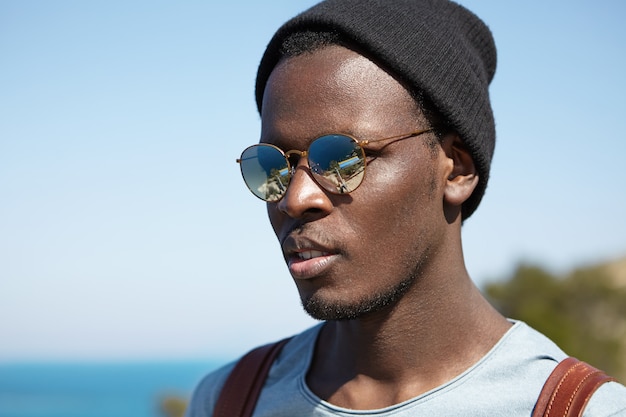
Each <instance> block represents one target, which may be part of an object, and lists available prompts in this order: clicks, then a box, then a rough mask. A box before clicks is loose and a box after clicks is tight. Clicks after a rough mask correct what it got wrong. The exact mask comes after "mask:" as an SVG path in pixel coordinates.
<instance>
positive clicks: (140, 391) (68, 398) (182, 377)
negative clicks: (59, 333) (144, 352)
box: [0, 360, 227, 417]
mask: <svg viewBox="0 0 626 417" xmlns="http://www.w3.org/2000/svg"><path fill="white" fill-rule="evenodd" d="M226 362H227V361H226V360H193V361H145V362H143V361H136V362H135V361H124V362H108V361H88V362H16V363H11V362H9V363H0V417H167V414H166V413H164V412H163V411H162V410H161V402H162V401H163V400H164V399H165V398H176V399H182V400H185V401H188V400H189V398H190V397H191V394H192V392H193V389H194V388H195V386H196V385H197V384H198V382H200V380H201V379H202V377H203V376H204V375H206V374H207V373H208V372H210V371H211V370H214V369H216V368H218V367H219V366H221V365H223V364H224V363H226Z"/></svg>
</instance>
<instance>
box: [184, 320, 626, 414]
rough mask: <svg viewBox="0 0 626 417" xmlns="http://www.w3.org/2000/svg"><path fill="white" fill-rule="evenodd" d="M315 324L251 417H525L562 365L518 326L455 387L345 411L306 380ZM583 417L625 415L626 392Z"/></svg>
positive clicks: (208, 389) (607, 396) (280, 366)
mask: <svg viewBox="0 0 626 417" xmlns="http://www.w3.org/2000/svg"><path fill="white" fill-rule="evenodd" d="M320 328H321V324H320V325H317V326H315V327H312V328H310V329H308V330H306V331H305V332H303V333H301V334H299V335H297V336H295V337H294V338H293V339H292V340H291V341H290V342H289V343H288V344H287V345H286V346H285V347H284V349H283V351H282V352H281V353H280V355H279V356H278V358H277V359H276V361H275V362H274V364H273V366H272V368H271V370H270V373H269V375H268V378H267V380H266V383H265V386H264V388H263V391H262V393H261V396H260V397H259V401H258V403H257V406H256V409H255V411H254V417H270V416H271V417H305V416H306V417H308V416H311V417H332V416H343V417H351V416H376V417H409V416H411V417H413V416H464V417H478V416H484V417H487V416H489V417H494V416H495V417H497V416H502V417H504V416H506V417H515V416H524V417H529V416H530V415H531V413H532V409H533V406H534V405H535V402H536V401H537V398H538V397H539V393H540V391H541V388H542V387H543V384H544V382H545V381H546V379H547V378H548V376H549V375H550V373H551V372H552V370H553V369H554V367H555V366H556V365H557V363H558V362H559V361H561V360H563V359H565V358H566V354H565V353H564V352H563V351H561V349H559V348H558V347H557V346H556V345H555V344H554V343H553V342H552V341H550V340H549V339H548V338H546V337H545V336H544V335H542V334H541V333H539V332H537V331H535V330H534V329H532V328H530V327H529V326H528V325H526V324H525V323H523V322H514V325H513V326H512V327H511V328H510V329H509V331H508V332H507V333H506V334H505V335H504V336H503V337H502V339H501V340H500V341H499V342H498V343H497V344H496V345H495V346H494V347H493V348H492V349H491V350H490V351H489V353H487V354H486V355H485V356H484V357H483V358H482V359H481V360H480V361H478V362H477V363H476V364H474V366H472V367H471V368H469V369H468V370H466V371H465V372H464V373H462V374H461V375H459V376H458V377H456V378H454V379H453V380H451V381H449V382H447V383H446V384H444V385H441V386H440V387H438V388H435V389H433V390H431V391H429V392H426V393H424V394H422V395H419V396H417V397H415V398H413V399H410V400H408V401H405V402H402V403H400V404H396V405H393V406H391V407H386V408H383V409H378V410H349V409H345V408H341V407H337V406H334V405H332V404H330V403H328V402H326V401H323V400H322V399H320V398H318V397H317V396H316V395H315V394H314V393H313V392H311V390H310V389H309V388H308V387H307V385H306V380H305V377H306V373H307V370H308V369H309V366H310V364H311V359H312V357H313V348H314V346H315V341H316V339H317V335H318V333H319V330H320ZM233 366H234V363H231V364H229V365H226V366H224V367H223V368H221V369H218V370H217V371H215V372H213V373H211V374H209V375H208V376H206V377H205V378H204V379H203V381H202V382H201V383H200V384H199V386H198V387H197V389H196V391H195V393H194V395H193V398H192V400H191V403H190V404H189V407H188V410H187V416H188V417H211V416H212V411H213V408H214V405H215V402H216V400H217V397H218V395H219V392H220V390H221V388H222V385H223V384H224V382H225V380H226V378H227V377H228V375H229V373H230V371H231V370H232V368H233ZM584 416H585V417H599V416H602V417H608V416H612V417H613V416H626V387H624V386H623V385H621V384H618V383H616V382H608V383H605V384H604V385H602V386H601V387H600V388H599V389H598V390H597V391H596V392H595V394H594V395H593V397H592V398H591V400H590V401H589V403H588V405H587V408H586V409H585V413H584Z"/></svg>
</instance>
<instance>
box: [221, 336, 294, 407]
mask: <svg viewBox="0 0 626 417" xmlns="http://www.w3.org/2000/svg"><path fill="white" fill-rule="evenodd" d="M290 339H291V338H287V339H283V340H281V341H279V342H275V343H270V344H267V345H264V346H260V347H258V348H256V349H253V350H251V351H250V352H248V353H247V354H246V355H244V356H243V357H242V358H241V359H240V360H239V362H237V364H236V365H235V367H234V368H233V370H232V372H231V373H230V375H229V376H228V379H226V383H225V384H224V387H223V388H222V391H221V392H220V396H219V398H218V399H217V402H216V403H215V409H214V410H213V417H250V416H252V412H253V411H254V407H255V406H256V402H257V399H258V398H259V395H260V394H261V389H262V388H263V384H264V383H265V378H266V377H267V374H268V373H269V371H270V368H271V367H272V363H273V362H274V359H276V356H278V354H279V353H280V351H281V349H282V348H283V346H285V344H286V343H287V342H288V341H289V340H290Z"/></svg>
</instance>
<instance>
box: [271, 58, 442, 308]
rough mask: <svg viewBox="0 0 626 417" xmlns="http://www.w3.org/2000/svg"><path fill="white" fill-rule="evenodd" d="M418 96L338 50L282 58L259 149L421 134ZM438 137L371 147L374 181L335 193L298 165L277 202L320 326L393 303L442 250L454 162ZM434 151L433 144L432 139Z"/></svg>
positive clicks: (369, 170)
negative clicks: (335, 136) (333, 137)
mask: <svg viewBox="0 0 626 417" xmlns="http://www.w3.org/2000/svg"><path fill="white" fill-rule="evenodd" d="M427 127H429V126H427V125H426V123H425V121H424V120H423V117H421V116H420V113H419V111H418V109H417V106H416V104H415V101H414V100H413V99H412V98H411V97H410V95H409V93H408V92H407V91H406V90H405V89H404V88H403V87H402V86H401V85H400V84H399V83H398V82H397V81H396V80H395V79H394V78H392V77H391V76H390V75H389V74H387V73H386V72H384V71H383V70H381V69H380V68H379V67H377V66H376V65H375V64H374V63H372V62H371V61H369V60H368V59H366V58H364V57H363V56H361V55H359V54H357V53H355V52H353V51H351V50H348V49H346V48H343V47H339V46H331V47H326V48H323V49H321V50H318V51H316V52H313V53H307V54H303V55H300V56H297V57H294V58H289V59H287V60H285V61H283V62H281V63H280V64H279V65H278V66H277V67H276V68H275V69H274V71H273V72H272V75H271V77H270V79H269V81H268V84H267V87H266V90H265V95H264V100H263V110H262V134H261V142H265V143H271V144H274V145H276V146H278V147H279V148H281V149H283V151H288V150H293V149H296V150H301V151H303V150H306V149H307V148H308V146H309V144H310V143H311V141H312V140H314V139H315V138H317V137H319V136H322V135H324V134H329V133H344V134H349V135H351V136H353V137H355V138H357V139H358V140H365V139H370V140H373V139H379V138H384V137H390V136H395V135H402V134H405V133H409V132H413V131H416V130H420V129H424V128H427ZM433 140H434V139H433V134H432V133H427V134H424V135H421V136H417V137H412V138H409V139H404V140H400V141H395V142H385V141H383V142H377V143H373V144H371V145H368V146H367V147H366V149H371V150H372V152H371V153H369V152H368V153H369V156H368V158H367V167H366V175H365V179H364V180H363V183H362V184H361V186H360V187H359V188H357V189H356V190H355V191H353V192H352V193H350V194H341V195H336V194H331V193H329V192H327V191H325V190H324V189H322V188H321V187H320V186H318V185H317V183H316V182H315V181H314V180H313V179H312V178H311V175H310V172H309V171H308V167H307V166H306V161H305V160H304V158H303V159H302V160H300V161H299V162H298V166H297V168H296V171H295V174H294V176H293V177H292V179H291V182H290V184H289V188H288V191H287V193H286V195H285V196H284V197H283V199H282V200H280V201H279V202H277V203H268V205H267V209H268V213H269V218H270V221H271V223H272V227H273V228H274V231H275V233H276V235H277V237H278V239H279V241H280V244H281V247H282V249H283V254H284V257H285V260H286V262H287V264H288V266H289V271H290V273H291V275H292V277H293V278H294V281H295V283H296V285H297V287H298V291H299V293H300V297H301V299H302V304H303V306H304V307H305V309H306V310H307V312H309V314H311V315H312V316H313V317H315V318H318V319H326V320H333V319H351V318H356V317H361V316H363V315H364V314H367V313H370V312H374V311H378V310H381V309H384V308H387V307H389V306H393V305H395V304H396V303H397V302H398V300H401V299H402V298H403V296H404V295H405V294H406V293H407V291H412V289H413V288H414V285H413V284H414V282H415V280H419V277H420V276H421V275H422V274H423V273H424V272H425V270H427V269H428V265H429V262H430V260H431V258H432V257H436V255H437V254H438V253H439V252H440V248H441V246H442V240H443V237H442V236H443V234H444V233H443V232H442V231H443V228H444V226H445V223H446V222H445V217H444V214H443V211H444V210H443V197H442V195H443V184H444V183H445V180H446V178H447V175H448V174H449V170H448V168H449V167H448V164H447V159H446V158H445V155H444V154H443V152H442V151H441V149H440V147H439V146H438V145H435V146H434V147H433V145H432V141H433ZM429 142H430V143H431V145H430V146H429V145H428V143H429Z"/></svg>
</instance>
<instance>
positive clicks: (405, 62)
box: [256, 0, 496, 219]
mask: <svg viewBox="0 0 626 417" xmlns="http://www.w3.org/2000/svg"><path fill="white" fill-rule="evenodd" d="M303 31H335V32H338V33H340V34H341V36H343V37H345V38H347V39H348V40H349V41H351V42H353V43H354V44H355V45H356V46H358V47H359V51H360V52H362V53H363V54H364V55H366V56H367V57H368V58H369V59H371V60H372V61H374V62H376V63H378V65H380V66H381V67H383V68H385V69H386V70H388V71H390V72H392V73H393V74H394V75H395V76H396V77H398V78H399V79H400V80H401V81H402V82H403V83H405V85H406V86H407V88H409V89H411V90H413V91H414V92H415V91H421V92H422V93H423V94H425V95H426V96H427V97H428V98H429V99H430V100H431V101H432V102H433V104H434V105H435V107H436V108H437V110H438V111H439V112H441V114H442V115H443V116H444V117H445V118H446V119H447V121H448V122H449V123H450V124H451V126H452V127H453V128H454V129H456V131H457V132H458V133H459V135H460V136H461V139H462V140H463V142H464V143H465V145H466V146H467V148H468V149H469V151H470V153H471V155H472V158H473V160H474V164H475V166H476V169H477V171H478V174H479V183H478V186H477V188H476V190H474V193H473V194H472V195H471V197H470V198H469V199H468V200H467V201H466V202H465V203H464V204H463V209H462V217H463V219H466V218H467V217H469V216H470V215H471V214H472V213H473V212H474V210H475V209H476V207H478V204H479V203H480V200H481V199H482V197H483V194H484V193H485V189H486V187H487V180H488V178H489V167H490V164H491V158H492V156H493V151H494V147H495V137H496V135H495V124H494V118H493V112H492V110H491V105H490V101H489V83H490V82H491V80H492V79H493V76H494V73H495V70H496V47H495V43H494V40H493V37H492V35H491V32H490V30H489V28H488V27H487V26H486V25H485V24H484V23H483V22H482V21H481V20H480V19H479V18H478V17H477V16H476V15H474V14H473V13H472V12H470V11H469V10H467V9H465V8H464V7H462V6H460V5H458V4H456V3H453V2H451V1H448V0H326V1H323V2H321V3H319V4H317V5H315V6H313V7H312V8H310V9H309V10H307V11H305V12H303V13H301V14H300V15H298V16H296V17H294V18H293V19H291V20H289V21H288V22H287V23H285V24H284V25H283V26H282V27H280V28H279V29H278V31H277V32H276V33H275V34H274V37H273V38H272V40H271V41H270V43H269V45H268V46H267V49H266V50H265V54H264V55H263V58H262V59H261V64H260V66H259V70H258V73H257V80H256V101H257V107H258V109H259V112H260V111H261V106H262V102H263V94H264V91H265V85H266V83H267V80H268V78H269V76H270V73H271V72H272V70H273V69H274V67H275V66H276V65H277V64H278V61H279V60H280V58H281V55H280V48H281V44H282V43H283V41H284V40H285V38H286V37H288V36H289V35H291V34H292V33H295V32H303Z"/></svg>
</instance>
